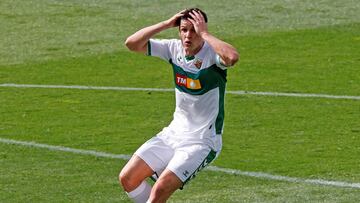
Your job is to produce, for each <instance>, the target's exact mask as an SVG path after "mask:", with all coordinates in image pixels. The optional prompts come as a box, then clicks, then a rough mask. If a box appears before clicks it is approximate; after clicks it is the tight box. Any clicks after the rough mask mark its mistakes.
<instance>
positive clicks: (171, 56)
mask: <svg viewBox="0 0 360 203" xmlns="http://www.w3.org/2000/svg"><path fill="white" fill-rule="evenodd" d="M148 55H150V56H156V57H160V58H161V59H163V60H165V61H167V62H169V63H170V64H171V65H172V68H173V72H174V82H175V94H176V95H175V98H176V108H175V112H174V116H173V120H172V122H171V123H170V125H169V126H168V127H166V128H164V129H163V131H162V132H160V133H159V134H158V136H167V138H169V139H172V140H175V141H174V142H181V141H184V140H185V141H189V142H201V143H204V142H205V143H207V144H209V145H210V146H211V147H213V148H214V149H215V150H219V148H221V143H219V140H220V142H221V134H222V132H223V125H224V96H225V86H226V66H224V65H222V64H221V62H220V57H219V56H218V55H217V54H216V53H215V51H214V50H213V49H212V47H211V46H210V45H209V44H208V43H206V42H205V43H204V45H203V47H202V48H201V50H200V51H199V52H198V53H197V54H196V55H195V56H193V57H187V56H185V54H184V50H183V47H182V43H181V40H178V39H170V40H156V39H150V41H149V42H148ZM219 137H220V138H219ZM219 145H220V146H219Z"/></svg>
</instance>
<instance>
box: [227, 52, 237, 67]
mask: <svg viewBox="0 0 360 203" xmlns="http://www.w3.org/2000/svg"><path fill="white" fill-rule="evenodd" d="M239 58H240V56H239V54H238V53H237V52H234V53H232V54H230V55H229V56H228V57H227V59H226V61H225V63H226V66H234V65H235V64H236V63H237V62H238V61H239Z"/></svg>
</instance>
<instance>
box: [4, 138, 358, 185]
mask: <svg viewBox="0 0 360 203" xmlns="http://www.w3.org/2000/svg"><path fill="white" fill-rule="evenodd" d="M0 142H1V143H5V144H14V145H22V146H27V147H35V148H44V149H48V150H52V151H63V152H70V153H74V154H83V155H91V156H95V157H104V158H111V159H122V160H129V158H130V155H125V154H111V153H105V152H99V151H93V150H83V149H74V148H68V147H63V146H53V145H47V144H39V143H36V142H25V141H18V140H11V139H4V138H0ZM205 170H208V171H215V172H223V173H227V174H236V175H241V176H248V177H254V178H261V179H267V180H277V181H286V182H291V183H308V184H313V185H323V186H334V187H340V188H354V189H360V183H349V182H342V181H329V180H322V179H302V178H294V177H287V176H279V175H272V174H268V173H261V172H247V171H241V170H237V169H229V168H220V167H217V166H208V167H206V168H205Z"/></svg>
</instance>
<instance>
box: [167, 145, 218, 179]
mask: <svg viewBox="0 0 360 203" xmlns="http://www.w3.org/2000/svg"><path fill="white" fill-rule="evenodd" d="M216 154H217V152H215V151H214V150H212V149H211V148H210V147H209V146H207V145H202V144H195V145H188V146H184V147H181V148H178V149H177V150H176V151H175V154H174V156H173V158H172V159H171V161H170V162H169V164H168V166H167V167H166V168H167V169H169V170H171V171H172V172H173V173H174V174H176V176H177V177H178V178H179V179H180V180H181V181H182V182H183V184H185V183H186V182H188V181H189V180H191V179H192V178H194V177H195V175H196V173H198V172H199V171H200V170H202V169H203V168H204V167H206V166H207V165H208V164H209V163H211V162H212V161H213V160H214V159H215V158H216Z"/></svg>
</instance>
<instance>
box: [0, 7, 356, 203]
mask: <svg viewBox="0 0 360 203" xmlns="http://www.w3.org/2000/svg"><path fill="white" fill-rule="evenodd" d="M195 6H197V7H200V8H202V9H204V10H205V11H206V12H207V14H208V17H209V30H210V31H211V32H212V33H213V34H214V35H216V36H218V37H219V38H221V39H223V40H225V41H227V42H229V43H231V44H233V45H234V46H235V47H236V48H237V49H238V50H239V52H240V54H241V59H240V61H239V63H238V64H237V65H236V66H235V67H234V69H231V70H229V71H228V83H227V90H246V91H259V92H285V93H314V94H328V95H350V96H360V54H359V50H360V15H359V14H358V11H359V10H360V4H358V3H357V2H356V1H352V0H320V1H310V0H305V1H296V0H290V1H284V0H274V1H262V0H255V1H235V0H231V1H210V0H209V1H181V2H180V1H142V0H136V1H123V0H108V1H95V0H78V1H74V0H64V1H57V0H33V1H19V0H2V1H1V2H0V28H1V29H0V84H5V83H15V84H42V85H86V86H121V87H148V88H173V87H174V85H173V81H172V72H171V71H172V70H171V68H170V66H169V65H168V64H166V63H165V62H163V61H161V60H159V59H156V58H151V57H147V56H143V55H141V54H135V53H131V52H129V51H127V50H126V48H125V47H124V45H123V42H124V40H125V39H126V37H127V36H128V35H130V34H132V33H133V32H135V31H136V30H138V29H140V28H142V27H144V26H147V25H150V24H152V23H156V22H158V21H160V20H164V19H166V18H167V17H170V16H171V15H172V14H174V13H175V12H177V11H179V10H181V9H183V8H186V7H195ZM177 36H178V35H177V30H176V29H173V30H168V31H165V32H163V33H161V34H159V35H158V36H157V37H161V38H174V37H177ZM173 109H174V95H173V92H153V91H142V92H141V91H113V90H80V89H40V88H15V87H0V138H3V139H12V140H19V141H27V142H36V143H43V144H47V145H54V146H64V147H70V148H74V149H83V150H96V151H99V152H106V153H112V154H132V153H133V152H134V150H136V149H137V148H138V147H139V145H141V144H142V143H143V142H144V141H146V140H147V139H149V138H150V137H151V136H153V135H155V134H156V133H157V132H159V131H160V130H161V129H162V127H164V126H166V125H167V124H168V123H169V122H170V121H171V119H172V113H173ZM225 112H226V115H225V129H224V135H223V141H224V145H223V151H222V153H221V155H220V157H219V158H218V159H217V160H216V161H215V162H214V163H213V165H214V166H218V167H222V168H231V169H236V170H241V171H250V172H263V173H268V174H274V175H281V176H286V177H296V178H301V179H322V180H329V181H339V182H349V183H360V159H359V157H360V147H359V146H360V100H351V99H330V98H302V97H275V96H259V95H230V94H228V95H226V109H225ZM124 164H125V161H124V160H118V159H110V158H101V157H95V156H88V155H81V154H74V153H69V152H60V151H50V150H47V149H43V148H35V147H26V146H20V145H13V144H6V143H2V142H0V202H130V200H129V199H128V198H127V196H126V194H125V193H124V192H123V191H122V190H121V189H120V187H119V185H118V181H117V176H118V173H119V171H120V169H121V168H122V167H123V166H124ZM169 202H174V203H175V202H214V203H215V202H351V203H352V202H354V203H355V202H360V189H359V188H349V187H335V186H327V185H315V184H309V183H303V182H288V181H276V180H270V179H261V178H254V177H247V176H241V175H231V174H225V173H222V172H214V171H203V172H201V173H199V175H198V176H197V177H196V179H194V181H191V182H190V183H189V184H188V185H187V186H186V187H185V189H184V190H182V191H177V192H175V194H174V196H173V197H172V198H171V199H170V200H169Z"/></svg>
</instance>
